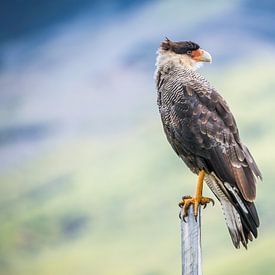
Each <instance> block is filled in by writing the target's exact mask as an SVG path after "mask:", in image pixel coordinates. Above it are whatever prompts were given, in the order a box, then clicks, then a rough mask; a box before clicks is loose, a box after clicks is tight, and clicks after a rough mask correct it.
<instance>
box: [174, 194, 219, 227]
mask: <svg viewBox="0 0 275 275" xmlns="http://www.w3.org/2000/svg"><path fill="white" fill-rule="evenodd" d="M209 202H211V203H212V205H213V206H214V204H215V202H214V200H213V199H211V198H207V197H201V196H200V197H190V196H183V197H182V201H181V202H180V203H179V207H180V208H182V212H181V213H180V215H179V217H180V218H182V220H183V221H184V222H186V220H185V218H186V217H187V216H188V209H189V207H190V204H193V205H194V217H195V220H196V221H197V217H198V210H199V205H202V206H203V209H205V208H206V206H207V204H208V203H209Z"/></svg>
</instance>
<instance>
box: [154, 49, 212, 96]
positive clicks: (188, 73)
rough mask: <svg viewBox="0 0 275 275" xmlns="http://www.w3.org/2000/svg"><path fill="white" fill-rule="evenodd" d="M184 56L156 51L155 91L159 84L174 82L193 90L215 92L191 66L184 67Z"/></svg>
mask: <svg viewBox="0 0 275 275" xmlns="http://www.w3.org/2000/svg"><path fill="white" fill-rule="evenodd" d="M186 58H187V57H185V56H184V55H174V54H167V53H166V54H165V55H163V54H161V50H159V51H158V56H157V61H156V71H155V82H156V85H157V89H159V88H160V85H159V84H160V83H166V82H170V83H171V82H174V83H175V82H176V83H179V82H180V83H181V84H183V85H186V86H188V87H190V88H193V89H194V90H197V91H200V90H204V91H205V90H207V91H208V92H210V93H211V91H213V90H215V89H214V87H212V85H211V84H210V83H209V82H208V81H207V80H206V79H205V78H204V77H203V76H202V75H200V74H199V73H198V72H196V71H195V70H194V67H193V66H192V65H190V66H186V64H187V63H186V60H184V62H183V59H186Z"/></svg>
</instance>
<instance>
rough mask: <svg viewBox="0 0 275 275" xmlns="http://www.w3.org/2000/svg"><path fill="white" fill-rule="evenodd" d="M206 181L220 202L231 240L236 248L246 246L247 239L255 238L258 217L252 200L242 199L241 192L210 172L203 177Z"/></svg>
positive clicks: (258, 223)
mask: <svg viewBox="0 0 275 275" xmlns="http://www.w3.org/2000/svg"><path fill="white" fill-rule="evenodd" d="M205 180H206V183H207V185H208V186H209V188H210V189H211V190H212V192H213V193H214V194H215V196H216V197H217V198H218V200H219V201H220V203H221V206H222V209H223V213H224V216H225V221H226V225H227V227H228V230H229V233H230V236H231V239H232V242H233V244H234V246H235V247H236V248H240V244H241V243H242V245H243V246H244V247H245V248H247V244H248V241H252V240H253V236H254V238H257V234H258V233H257V228H258V227H259V225H260V222H259V217H258V214H257V211H256V208H255V205H254V203H253V202H248V201H246V200H244V198H243V197H242V195H241V193H240V192H238V190H237V189H235V188H233V187H232V186H231V185H230V184H229V183H227V182H224V183H222V182H221V181H220V180H219V179H218V177H217V176H216V175H215V174H214V173H211V174H209V175H206V177H205Z"/></svg>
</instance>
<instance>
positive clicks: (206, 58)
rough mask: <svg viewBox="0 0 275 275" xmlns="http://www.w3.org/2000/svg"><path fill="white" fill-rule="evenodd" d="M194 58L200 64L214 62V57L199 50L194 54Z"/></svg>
mask: <svg viewBox="0 0 275 275" xmlns="http://www.w3.org/2000/svg"><path fill="white" fill-rule="evenodd" d="M192 58H193V59H194V60H196V61H199V62H209V63H211V62H212V57H211V55H210V53H209V52H207V51H205V50H201V49H198V50H196V51H193V52H192Z"/></svg>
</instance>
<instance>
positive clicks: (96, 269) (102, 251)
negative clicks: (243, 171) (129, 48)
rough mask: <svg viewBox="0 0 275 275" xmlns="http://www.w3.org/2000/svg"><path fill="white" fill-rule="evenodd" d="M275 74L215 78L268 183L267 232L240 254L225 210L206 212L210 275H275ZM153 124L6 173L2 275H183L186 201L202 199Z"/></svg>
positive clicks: (263, 203) (269, 69)
mask: <svg viewBox="0 0 275 275" xmlns="http://www.w3.org/2000/svg"><path fill="white" fill-rule="evenodd" d="M274 71H275V68H274V65H273V64H272V63H266V64H262V63H257V62H255V63H251V64H245V65H243V66H234V68H233V69H231V68H230V69H228V70H227V71H226V72H225V74H223V77H222V78H220V79H216V76H217V74H215V73H213V74H212V75H209V76H208V78H209V79H210V81H211V82H212V83H216V85H215V86H216V87H217V89H218V90H220V91H223V92H222V94H223V95H224V97H225V98H226V99H227V101H228V103H229V104H230V106H231V109H232V111H233V112H234V114H235V116H236V119H237V121H238V125H239V128H240V132H241V136H242V137H243V141H244V142H245V143H246V144H247V145H248V146H249V148H251V151H252V153H253V155H254V156H255V159H256V160H257V162H258V164H259V166H260V168H261V169H262V171H263V174H264V183H263V184H262V183H259V185H258V198H257V207H258V209H259V213H260V216H261V228H260V234H259V238H258V239H257V240H256V241H255V242H253V243H251V244H250V246H249V250H248V251H245V250H238V251H236V250H235V249H234V248H233V245H232V244H231V240H230V237H229V234H228V232H227V229H226V227H225V224H224V219H223V216H222V213H221V210H220V207H219V206H218V204H217V205H216V206H215V207H214V208H211V207H209V208H207V209H206V210H204V211H203V233H202V237H203V253H204V263H203V264H204V270H205V274H229V273H230V274H273V273H272V270H273V271H274V263H275V259H274V253H272V247H273V246H274V245H275V234H274V233H273V232H274V229H275V222H274V221H273V216H274V213H273V211H272V209H273V208H274V207H275V202H274V200H273V194H274V192H273V188H272V185H273V180H274V174H275V173H274V170H273V166H274V162H275V156H274V153H275V150H274V145H273V141H274V139H275V129H274V127H271V124H272V112H273V108H274V99H275V98H274V97H275V94H274V92H271V91H272V87H274V86H275V79H274ZM153 119H154V122H153V123H151V122H150V120H149V121H147V122H144V124H143V125H140V126H137V127H136V129H135V130H134V131H131V132H128V133H124V134H123V135H121V136H119V137H110V138H105V139H102V140H98V139H91V138H81V139H80V138H79V139H76V140H70V141H64V142H63V144H62V145H60V146H58V147H56V148H53V149H52V151H51V152H49V153H48V154H46V155H42V156H41V158H40V159H36V160H34V161H31V162H29V163H26V164H25V165H24V166H23V167H20V168H19V169H18V170H17V171H7V172H6V173H5V174H2V175H1V178H0V179H1V187H0V192H1V196H0V206H1V211H0V220H1V227H0V267H1V274H22V275H24V274H28V275H29V274H42V275H44V274H103V275H104V274H120V275H123V274H142V275H153V274H154V275H162V274H180V247H179V244H180V240H179V220H178V218H177V214H178V211H179V209H178V207H177V202H178V201H179V200H180V197H181V195H182V194H192V193H193V190H194V185H195V176H194V175H192V174H191V172H189V171H188V170H187V168H185V167H184V165H183V163H182V162H181V161H180V160H179V159H178V158H177V157H176V155H175V154H173V153H172V151H171V149H170V147H169V145H168V143H167V142H166V140H165V138H164V134H163V133H162V129H161V125H160V122H159V118H158V117H154V118H153ZM205 192H206V194H207V195H209V196H212V195H211V194H210V192H209V190H207V188H205Z"/></svg>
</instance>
